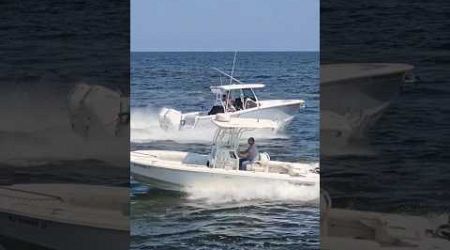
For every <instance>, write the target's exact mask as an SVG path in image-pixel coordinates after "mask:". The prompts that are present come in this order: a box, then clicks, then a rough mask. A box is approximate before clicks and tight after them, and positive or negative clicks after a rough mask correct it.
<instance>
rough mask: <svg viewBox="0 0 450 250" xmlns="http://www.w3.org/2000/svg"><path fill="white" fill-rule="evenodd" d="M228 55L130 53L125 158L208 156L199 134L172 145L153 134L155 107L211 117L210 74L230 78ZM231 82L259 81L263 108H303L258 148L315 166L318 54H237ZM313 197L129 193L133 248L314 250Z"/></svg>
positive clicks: (172, 139) (216, 190) (141, 188)
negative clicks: (300, 104) (273, 104)
mask: <svg viewBox="0 0 450 250" xmlns="http://www.w3.org/2000/svg"><path fill="white" fill-rule="evenodd" d="M233 56H234V53H233V52H210V53H209V52H176V53H175V52H173V53H172V52H133V53H132V54H131V115H132V116H131V117H132V120H131V150H133V149H167V150H181V151H193V152H199V153H208V150H209V143H208V142H207V141H204V142H202V141H196V140H195V137H197V136H199V135H198V134H197V135H196V134H193V133H187V134H186V135H183V136H173V135H172V134H170V133H166V132H164V131H162V130H161V129H160V128H159V126H158V121H157V115H158V112H159V110H160V109H161V108H162V107H170V108H175V109H178V110H181V111H183V112H187V111H199V110H209V109H210V107H211V106H212V104H213V101H214V96H213V95H212V94H211V93H210V91H209V86H211V85H218V84H220V83H219V75H218V73H217V72H216V71H214V70H212V69H211V68H212V67H217V68H220V69H222V70H223V71H226V72H230V71H231V68H232V62H233ZM234 76H236V77H237V78H239V79H240V80H242V81H244V82H263V83H265V84H266V88H265V89H263V90H260V91H258V92H257V95H258V97H259V98H260V99H278V98H281V99H303V100H305V104H306V107H305V108H304V109H302V110H301V111H299V113H298V114H297V115H296V116H295V118H294V119H293V121H292V123H290V124H289V125H288V126H287V127H286V128H285V129H284V131H282V132H281V133H280V134H278V135H276V136H273V137H271V138H261V139H258V138H256V140H257V141H258V145H259V148H260V150H263V151H267V152H269V153H270V155H271V158H272V159H276V160H281V161H310V162H318V159H319V53H316V52H241V53H238V54H237V62H236V67H235V72H234ZM317 198H318V190H290V189H289V190H282V189H280V188H277V187H274V190H272V192H270V194H267V193H264V192H258V189H257V187H255V190H239V189H235V190H228V189H227V188H225V187H211V190H201V191H197V192H192V193H177V192H168V191H162V190H156V189H152V187H147V186H145V185H143V184H142V183H135V182H133V184H132V201H131V202H132V203H131V219H130V225H131V236H132V237H131V249H261V248H266V249H318V248H319V210H318V202H317Z"/></svg>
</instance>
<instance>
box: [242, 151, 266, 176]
mask: <svg viewBox="0 0 450 250" xmlns="http://www.w3.org/2000/svg"><path fill="white" fill-rule="evenodd" d="M269 161H270V156H269V154H268V153H266V152H262V153H259V155H258V160H257V161H255V162H254V163H253V164H249V165H248V166H247V170H250V171H255V172H267V171H268V167H267V163H269Z"/></svg>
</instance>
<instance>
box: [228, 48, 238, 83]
mask: <svg viewBox="0 0 450 250" xmlns="http://www.w3.org/2000/svg"><path fill="white" fill-rule="evenodd" d="M236 55H237V51H235V52H234V58H233V67H231V74H230V84H231V82H232V81H233V73H234V66H235V65H236Z"/></svg>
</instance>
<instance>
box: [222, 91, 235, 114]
mask: <svg viewBox="0 0 450 250" xmlns="http://www.w3.org/2000/svg"><path fill="white" fill-rule="evenodd" d="M222 102H223V105H224V106H225V108H226V111H227V112H234V111H236V108H235V107H234V101H233V99H232V98H231V96H227V95H222Z"/></svg>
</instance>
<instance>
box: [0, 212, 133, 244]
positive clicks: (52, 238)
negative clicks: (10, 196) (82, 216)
mask: <svg viewBox="0 0 450 250" xmlns="http://www.w3.org/2000/svg"><path fill="white" fill-rule="evenodd" d="M0 225H2V226H1V227H0V235H3V236H6V237H9V238H12V239H16V240H20V241H24V242H27V243H30V244H35V245H38V246H43V247H47V248H51V249H67V250H79V249H87V250H89V249H93V250H94V249H111V250H115V249H117V250H119V249H120V250H122V249H128V247H129V231H125V230H112V229H104V228H95V227H89V226H82V225H75V224H67V223H60V222H54V221H50V220H43V219H37V218H32V217H26V216H22V215H17V214H14V213H12V212H6V211H0Z"/></svg>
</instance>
